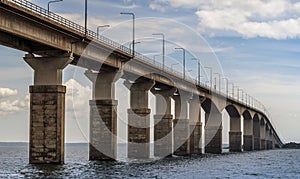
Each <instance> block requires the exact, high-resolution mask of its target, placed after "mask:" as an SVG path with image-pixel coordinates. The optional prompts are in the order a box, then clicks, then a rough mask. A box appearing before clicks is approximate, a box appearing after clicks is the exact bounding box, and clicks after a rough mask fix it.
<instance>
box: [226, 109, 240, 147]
mask: <svg viewBox="0 0 300 179" xmlns="http://www.w3.org/2000/svg"><path fill="white" fill-rule="evenodd" d="M229 115H232V114H229ZM229 151H231V152H241V151H242V132H241V117H240V116H239V114H235V116H230V131H229Z"/></svg>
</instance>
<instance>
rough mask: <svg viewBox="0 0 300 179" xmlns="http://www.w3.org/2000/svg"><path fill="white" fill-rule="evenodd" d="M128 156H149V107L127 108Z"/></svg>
mask: <svg viewBox="0 0 300 179" xmlns="http://www.w3.org/2000/svg"><path fill="white" fill-rule="evenodd" d="M128 120H130V122H129V123H130V124H134V126H133V125H128V158H137V159H139V158H149V157H150V109H128Z"/></svg>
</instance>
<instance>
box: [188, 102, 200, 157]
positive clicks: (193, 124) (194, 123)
mask: <svg viewBox="0 0 300 179" xmlns="http://www.w3.org/2000/svg"><path fill="white" fill-rule="evenodd" d="M189 108H190V110H189V121H190V131H191V135H190V154H196V155H201V154H202V148H201V145H202V140H201V139H202V138H201V136H202V123H201V101H200V98H199V96H194V97H193V99H191V100H190V101H189Z"/></svg>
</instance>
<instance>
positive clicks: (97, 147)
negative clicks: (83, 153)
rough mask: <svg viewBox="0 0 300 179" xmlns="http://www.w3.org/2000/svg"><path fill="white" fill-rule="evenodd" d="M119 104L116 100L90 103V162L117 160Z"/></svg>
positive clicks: (92, 101)
mask: <svg viewBox="0 0 300 179" xmlns="http://www.w3.org/2000/svg"><path fill="white" fill-rule="evenodd" d="M117 104H118V101H116V100H91V101H90V144H89V159H90V160H116V158H117Z"/></svg>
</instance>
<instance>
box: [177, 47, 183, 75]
mask: <svg viewBox="0 0 300 179" xmlns="http://www.w3.org/2000/svg"><path fill="white" fill-rule="evenodd" d="M175 49H176V50H182V52H183V59H182V60H183V79H185V49H184V48H182V47H178V48H175Z"/></svg>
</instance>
